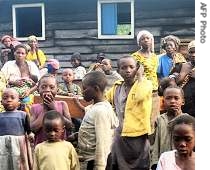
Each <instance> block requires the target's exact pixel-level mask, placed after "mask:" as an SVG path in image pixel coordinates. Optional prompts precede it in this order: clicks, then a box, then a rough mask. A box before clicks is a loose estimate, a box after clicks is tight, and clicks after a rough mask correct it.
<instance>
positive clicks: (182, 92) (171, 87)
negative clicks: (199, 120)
mask: <svg viewBox="0 0 210 170" xmlns="http://www.w3.org/2000/svg"><path fill="white" fill-rule="evenodd" d="M167 89H178V90H180V92H181V96H182V98H183V99H184V91H183V89H182V88H181V87H179V86H176V85H173V86H169V87H166V88H165V90H164V91H163V96H165V93H166V91H167Z"/></svg>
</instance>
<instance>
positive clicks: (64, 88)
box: [58, 68, 82, 96]
mask: <svg viewBox="0 0 210 170" xmlns="http://www.w3.org/2000/svg"><path fill="white" fill-rule="evenodd" d="M62 79H63V81H64V82H63V83H60V84H59V91H58V94H59V95H64V96H74V95H80V96H81V95H82V92H81V89H80V87H79V86H78V85H76V84H74V83H72V81H73V80H74V72H73V70H72V69H70V68H67V69H64V70H63V73H62Z"/></svg>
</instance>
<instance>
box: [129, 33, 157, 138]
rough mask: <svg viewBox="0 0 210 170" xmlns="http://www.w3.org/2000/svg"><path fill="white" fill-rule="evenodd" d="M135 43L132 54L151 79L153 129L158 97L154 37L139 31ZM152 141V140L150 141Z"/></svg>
mask: <svg viewBox="0 0 210 170" xmlns="http://www.w3.org/2000/svg"><path fill="white" fill-rule="evenodd" d="M137 44H138V46H139V50H138V51H136V52H134V53H133V54H132V56H133V57H134V58H135V59H136V60H137V61H138V62H140V63H141V64H142V65H143V66H144V73H145V76H146V78H147V79H148V80H151V81H152V85H153V99H152V113H151V128H152V132H153V131H154V123H155V120H156V118H157V116H158V115H159V97H158V93H157V90H158V79H157V73H156V72H157V68H158V58H157V55H156V54H155V53H154V37H153V35H152V34H151V33H150V32H149V31H147V30H143V31H140V32H139V33H138V35H137ZM151 142H152V141H151Z"/></svg>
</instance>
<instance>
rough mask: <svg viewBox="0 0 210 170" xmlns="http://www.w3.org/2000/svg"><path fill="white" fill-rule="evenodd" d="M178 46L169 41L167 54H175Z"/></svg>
mask: <svg viewBox="0 0 210 170" xmlns="http://www.w3.org/2000/svg"><path fill="white" fill-rule="evenodd" d="M176 50H177V49H176V45H175V43H174V41H167V42H166V53H167V54H173V53H174V52H175V51H176Z"/></svg>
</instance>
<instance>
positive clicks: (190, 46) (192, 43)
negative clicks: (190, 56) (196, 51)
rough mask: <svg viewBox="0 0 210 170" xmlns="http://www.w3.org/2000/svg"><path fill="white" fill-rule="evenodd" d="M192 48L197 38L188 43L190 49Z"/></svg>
mask: <svg viewBox="0 0 210 170" xmlns="http://www.w3.org/2000/svg"><path fill="white" fill-rule="evenodd" d="M191 48H195V40H193V41H190V43H189V44H188V51H189V50H190V49H191Z"/></svg>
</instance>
